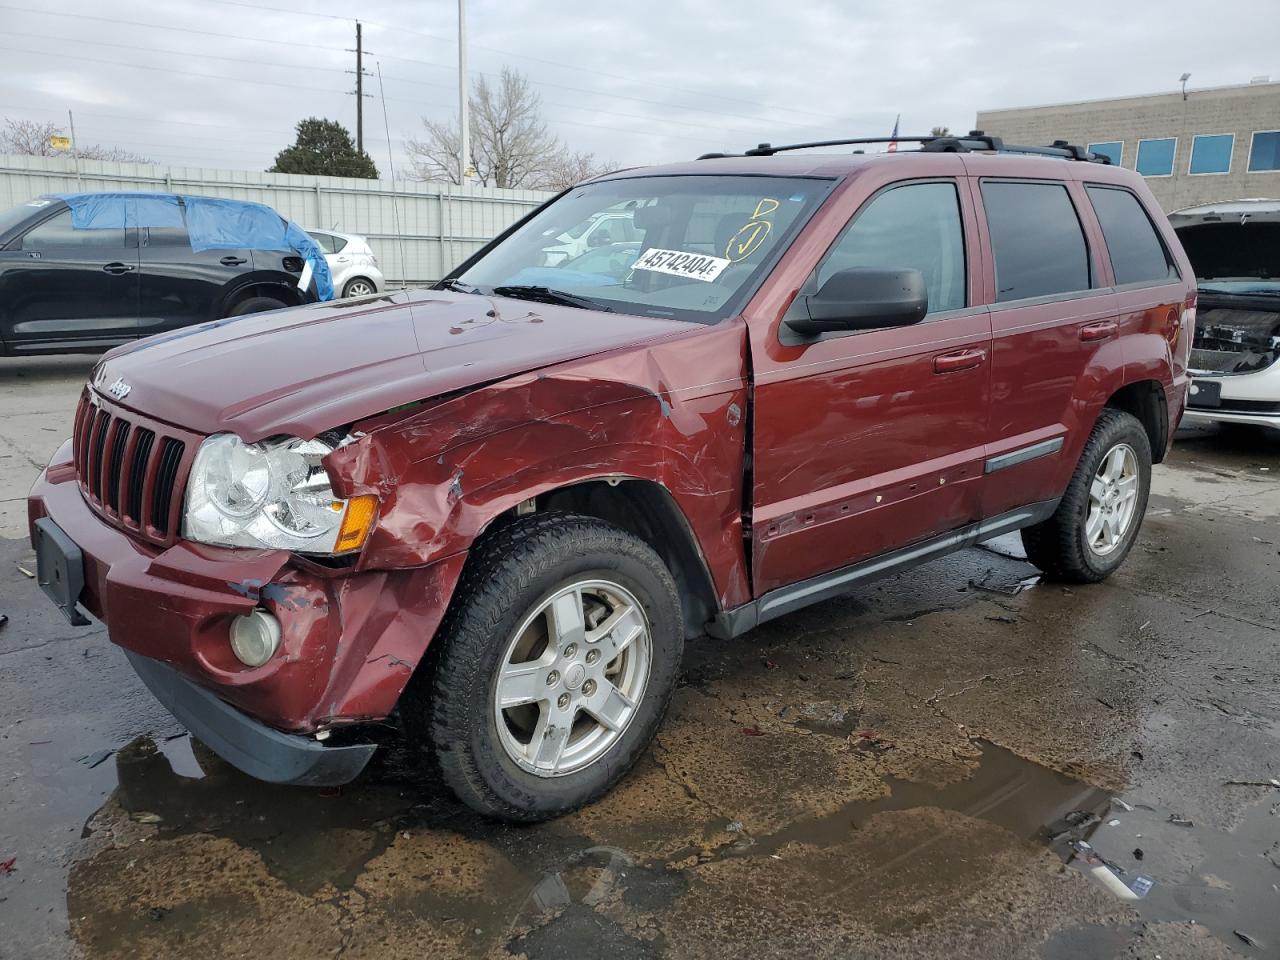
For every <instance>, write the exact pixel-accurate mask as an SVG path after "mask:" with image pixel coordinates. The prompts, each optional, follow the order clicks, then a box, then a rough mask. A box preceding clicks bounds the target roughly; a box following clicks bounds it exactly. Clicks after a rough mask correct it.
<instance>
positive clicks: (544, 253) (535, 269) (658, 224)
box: [456, 176, 834, 323]
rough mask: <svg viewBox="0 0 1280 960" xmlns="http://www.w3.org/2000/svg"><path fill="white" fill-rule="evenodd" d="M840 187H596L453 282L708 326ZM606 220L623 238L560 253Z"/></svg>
mask: <svg viewBox="0 0 1280 960" xmlns="http://www.w3.org/2000/svg"><path fill="white" fill-rule="evenodd" d="M833 185H834V181H833V180H828V179H816V178H807V177H752V176H745V177H722V176H684V177H634V178H628V179H621V180H606V181H604V182H600V183H588V184H584V185H583V186H581V187H578V188H577V189H575V190H572V191H570V192H569V193H568V194H566V195H565V196H563V197H561V198H560V199H559V200H557V201H556V202H555V203H553V204H551V205H550V206H548V207H547V208H546V209H544V210H542V211H540V212H539V213H538V214H536V215H535V216H534V217H532V218H531V219H530V220H529V221H528V222H527V223H525V224H524V225H523V226H521V227H520V228H519V229H518V230H516V231H515V232H514V233H513V234H511V236H509V237H507V238H506V239H505V240H503V241H502V242H501V243H500V244H498V245H497V246H496V247H494V248H493V249H492V250H490V251H489V253H488V254H486V255H485V256H484V257H483V258H482V259H481V260H479V261H478V262H476V263H475V264H473V265H472V266H471V267H470V268H469V269H468V270H466V271H465V272H464V273H462V274H460V275H458V276H457V277H456V279H457V280H458V281H459V282H460V283H462V284H467V285H469V286H471V287H474V288H475V289H476V290H477V291H478V292H480V293H485V294H491V293H493V291H494V288H495V287H497V288H502V289H500V290H499V294H500V295H504V296H514V295H519V294H520V290H519V289H518V288H530V287H532V288H546V289H549V290H552V291H558V292H562V293H567V294H572V296H573V298H574V299H575V300H580V301H584V302H583V303H581V304H578V305H584V306H589V305H598V306H599V307H600V308H601V309H610V310H617V311H621V312H624V313H632V314H640V315H644V316H653V317H663V318H674V319H678V320H696V321H701V322H704V323H711V322H714V321H716V320H720V319H722V318H723V317H726V316H728V315H729V314H730V313H731V312H732V311H733V310H735V309H737V308H738V307H739V306H740V305H741V303H742V301H743V300H745V299H746V297H748V296H750V294H751V293H752V292H753V291H754V290H755V288H756V287H757V286H758V285H759V283H760V281H761V280H762V279H763V278H764V276H765V273H766V272H767V270H768V269H769V267H771V266H772V264H773V263H774V262H775V261H776V260H777V258H778V257H779V256H780V255H781V254H782V252H783V251H784V250H785V249H786V247H787V244H788V243H789V242H790V241H791V238H792V237H793V236H794V235H795V233H796V231H798V230H799V229H800V227H801V226H802V225H803V224H804V223H805V221H807V220H808V219H809V217H810V216H811V215H812V214H813V212H814V210H816V209H817V208H818V205H819V204H820V203H821V202H822V200H823V199H824V198H825V197H826V196H827V194H828V193H829V192H830V190H831V188H832V186H833ZM606 211H607V212H608V213H609V215H610V217H611V218H613V224H614V225H615V226H616V227H617V229H612V228H611V229H610V230H607V231H606V230H604V229H603V228H601V229H600V230H596V231H594V232H592V234H591V235H590V237H589V238H588V239H587V244H588V246H587V247H584V248H583V250H582V251H581V252H578V253H575V252H571V251H570V252H567V251H565V250H564V249H563V245H561V244H558V243H557V242H556V238H557V237H560V236H563V235H566V234H568V233H569V232H570V231H571V230H573V229H576V228H578V227H579V226H581V225H582V224H583V223H588V224H589V223H591V222H593V221H594V220H596V219H598V218H599V216H600V215H601V214H603V213H605V212H606ZM619 241H625V242H619ZM593 254H594V256H593ZM586 301H589V302H586Z"/></svg>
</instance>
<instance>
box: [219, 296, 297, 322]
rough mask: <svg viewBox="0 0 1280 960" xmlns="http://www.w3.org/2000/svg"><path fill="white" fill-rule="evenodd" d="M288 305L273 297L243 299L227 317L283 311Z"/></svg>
mask: <svg viewBox="0 0 1280 960" xmlns="http://www.w3.org/2000/svg"><path fill="white" fill-rule="evenodd" d="M287 306H288V304H287V303H285V302H284V301H283V300H277V299H276V298H275V297H245V299H243V300H241V301H240V302H239V303H237V304H236V305H235V307H233V308H232V310H231V312H230V313H229V314H227V316H229V317H243V316H244V315H245V314H248V313H265V312H266V311H268V310H283V309H284V308H285V307H287Z"/></svg>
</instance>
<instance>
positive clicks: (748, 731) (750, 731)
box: [742, 727, 764, 737]
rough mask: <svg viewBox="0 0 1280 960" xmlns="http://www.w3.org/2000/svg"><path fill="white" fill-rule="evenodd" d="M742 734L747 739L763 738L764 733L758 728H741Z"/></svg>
mask: <svg viewBox="0 0 1280 960" xmlns="http://www.w3.org/2000/svg"><path fill="white" fill-rule="evenodd" d="M742 733H743V735H744V736H748V737H763V736H764V731H763V730H761V729H760V728H759V727H743V728H742Z"/></svg>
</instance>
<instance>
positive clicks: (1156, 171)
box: [1134, 137, 1178, 177]
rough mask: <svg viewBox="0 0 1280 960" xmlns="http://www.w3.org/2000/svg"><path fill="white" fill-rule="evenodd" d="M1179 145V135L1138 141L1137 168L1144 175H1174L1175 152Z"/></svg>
mask: <svg viewBox="0 0 1280 960" xmlns="http://www.w3.org/2000/svg"><path fill="white" fill-rule="evenodd" d="M1177 146H1178V138H1177V137H1163V138H1161V139H1159V140H1139V141H1138V163H1137V165H1136V167H1135V168H1134V169H1136V170H1137V171H1138V172H1139V173H1140V174H1142V175H1143V176H1144V177H1171V176H1173V153H1174V150H1175V149H1176V148H1177Z"/></svg>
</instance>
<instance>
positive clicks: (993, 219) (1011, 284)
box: [982, 180, 1089, 303]
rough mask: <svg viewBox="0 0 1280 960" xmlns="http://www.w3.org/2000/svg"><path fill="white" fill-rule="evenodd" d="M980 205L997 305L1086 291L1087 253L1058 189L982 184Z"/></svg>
mask: <svg viewBox="0 0 1280 960" xmlns="http://www.w3.org/2000/svg"><path fill="white" fill-rule="evenodd" d="M982 205H983V206H984V207H985V208H986V212H987V226H988V227H989V228H990V231H991V248H992V255H993V256H994V258H995V267H996V301H997V302H999V303H1003V302H1004V301H1006V300H1025V299H1027V298H1029V297H1048V296H1053V295H1055V294H1062V293H1076V292H1079V291H1083V290H1088V289H1089V249H1088V247H1087V246H1086V245H1085V242H1084V231H1083V230H1082V229H1081V228H1080V218H1079V217H1077V216H1076V208H1075V207H1074V206H1073V205H1072V203H1071V197H1070V195H1069V194H1068V193H1067V188H1066V187H1065V186H1064V185H1063V184H1061V183H1028V182H1018V183H1013V182H1006V181H999V180H988V181H984V182H983V184H982Z"/></svg>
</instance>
